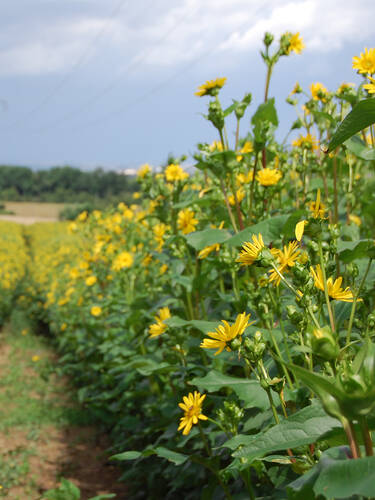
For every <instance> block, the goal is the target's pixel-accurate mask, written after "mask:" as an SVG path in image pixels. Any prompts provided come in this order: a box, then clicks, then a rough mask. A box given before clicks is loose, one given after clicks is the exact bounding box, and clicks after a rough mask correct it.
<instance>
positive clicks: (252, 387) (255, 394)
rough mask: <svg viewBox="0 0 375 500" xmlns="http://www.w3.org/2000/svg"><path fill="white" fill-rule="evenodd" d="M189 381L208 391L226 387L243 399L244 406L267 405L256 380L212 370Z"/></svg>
mask: <svg viewBox="0 0 375 500" xmlns="http://www.w3.org/2000/svg"><path fill="white" fill-rule="evenodd" d="M190 383H191V385H196V386H197V387H199V388H200V389H205V390H206V391H208V392H215V391H218V390H219V389H222V388H223V387H228V388H230V389H232V390H233V391H234V392H235V393H236V394H237V396H238V397H239V398H240V399H241V400H242V401H244V403H245V408H253V407H256V408H261V409H263V410H265V409H267V408H268V406H269V402H268V398H267V394H266V392H265V391H264V390H263V389H262V388H261V386H260V383H259V382H258V381H256V380H248V379H246V378H237V377H230V376H229V375H224V374H223V373H221V372H218V371H216V370H212V371H210V372H209V373H208V374H207V375H206V376H205V377H195V378H193V380H191V382H190Z"/></svg>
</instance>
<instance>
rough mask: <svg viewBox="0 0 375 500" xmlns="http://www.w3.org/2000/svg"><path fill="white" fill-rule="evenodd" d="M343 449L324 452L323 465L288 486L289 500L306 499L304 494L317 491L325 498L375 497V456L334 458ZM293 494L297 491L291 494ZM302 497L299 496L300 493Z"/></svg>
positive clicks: (317, 493) (343, 455)
mask: <svg viewBox="0 0 375 500" xmlns="http://www.w3.org/2000/svg"><path fill="white" fill-rule="evenodd" d="M337 450H341V447H340V448H333V449H329V450H327V451H326V452H324V453H323V455H322V458H321V459H320V461H319V463H318V464H317V465H316V466H315V467H313V468H312V469H311V470H310V471H309V472H308V473H307V474H305V475H304V476H302V477H300V478H299V479H297V480H296V481H294V482H293V483H291V484H290V485H289V486H288V488H287V489H288V496H289V498H292V499H296V500H299V499H301V500H304V499H305V498H306V497H304V496H303V495H302V493H303V492H304V491H308V489H309V490H310V491H313V492H314V493H315V495H317V496H318V495H322V496H323V497H324V498H327V499H330V498H337V499H339V498H352V497H353V495H363V496H365V497H373V496H374V495H375V457H363V458H357V459H356V460H352V459H348V458H347V457H346V456H345V453H341V456H340V457H338V458H336V457H335V458H332V455H335V454H337ZM290 492H294V494H293V493H292V494H291V495H290ZM298 492H299V494H296V493H298Z"/></svg>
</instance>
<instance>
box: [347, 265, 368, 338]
mask: <svg viewBox="0 0 375 500" xmlns="http://www.w3.org/2000/svg"><path fill="white" fill-rule="evenodd" d="M371 263H372V259H371V258H370V259H369V261H368V264H367V268H366V271H365V274H364V275H363V278H362V280H361V283H360V285H359V288H358V290H357V292H356V294H355V295H354V297H353V303H352V309H351V311H350V318H349V325H348V331H347V333H346V346H348V344H349V343H350V336H351V333H352V328H353V321H354V313H355V308H356V306H357V302H358V297H359V294H360V292H361V290H362V287H363V285H364V283H365V281H366V278H367V275H368V273H369V271H370V267H371Z"/></svg>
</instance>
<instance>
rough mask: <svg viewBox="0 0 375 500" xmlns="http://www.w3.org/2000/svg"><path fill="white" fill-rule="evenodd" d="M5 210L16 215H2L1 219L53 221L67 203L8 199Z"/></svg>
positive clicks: (29, 222) (29, 221) (25, 221)
mask: <svg viewBox="0 0 375 500" xmlns="http://www.w3.org/2000/svg"><path fill="white" fill-rule="evenodd" d="M4 205H5V210H9V211H11V212H13V213H14V215H0V220H9V221H14V222H19V223H20V224H33V223H34V222H53V221H57V220H58V218H59V213H60V212H61V210H63V208H64V207H66V206H67V205H66V204H65V203H37V202H28V201H6V202H4Z"/></svg>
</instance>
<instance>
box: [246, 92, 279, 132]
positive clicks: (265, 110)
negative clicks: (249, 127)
mask: <svg viewBox="0 0 375 500" xmlns="http://www.w3.org/2000/svg"><path fill="white" fill-rule="evenodd" d="M262 121H269V122H271V123H272V124H273V125H276V126H277V125H278V124H279V120H278V118H277V112H276V108H275V98H274V97H272V98H271V99H268V101H267V102H265V103H262V104H260V105H259V106H258V109H257V110H256V111H255V113H254V114H253V116H252V118H251V123H252V124H253V125H254V126H255V127H257V126H258V124H260V122H262Z"/></svg>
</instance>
